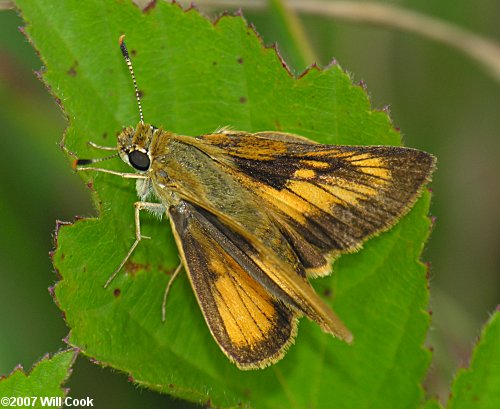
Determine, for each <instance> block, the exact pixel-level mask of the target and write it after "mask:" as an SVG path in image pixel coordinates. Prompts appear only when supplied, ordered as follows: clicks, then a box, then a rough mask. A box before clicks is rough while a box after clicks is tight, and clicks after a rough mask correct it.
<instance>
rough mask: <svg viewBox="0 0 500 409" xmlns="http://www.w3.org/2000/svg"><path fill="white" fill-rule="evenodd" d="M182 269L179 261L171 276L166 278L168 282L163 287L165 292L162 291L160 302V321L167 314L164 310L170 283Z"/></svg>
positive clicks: (163, 320) (163, 319)
mask: <svg viewBox="0 0 500 409" xmlns="http://www.w3.org/2000/svg"><path fill="white" fill-rule="evenodd" d="M181 270H182V261H181V262H180V263H179V265H178V266H177V268H176V269H175V271H174V274H172V277H170V280H168V284H167V286H166V287H165V292H164V293H163V302H162V304H161V320H162V322H165V317H166V316H167V313H166V310H167V296H168V293H169V291H170V287H171V286H172V283H173V282H174V280H175V278H176V277H177V276H178V275H179V273H180V272H181Z"/></svg>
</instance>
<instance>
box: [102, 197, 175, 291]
mask: <svg viewBox="0 0 500 409" xmlns="http://www.w3.org/2000/svg"><path fill="white" fill-rule="evenodd" d="M134 206H135V241H134V244H132V247H130V250H129V251H128V253H127V255H126V256H125V258H124V259H123V260H122V262H121V263H120V265H119V266H118V268H117V269H116V270H115V271H114V272H113V274H111V276H110V277H109V278H108V281H106V284H104V288H106V287H107V286H108V285H109V284H110V283H111V281H113V280H114V278H115V277H116V276H117V274H118V273H119V272H120V270H121V269H122V268H123V266H124V265H125V263H126V262H127V261H128V259H129V258H130V256H131V255H132V253H133V252H134V250H135V248H136V247H137V245H138V244H139V242H140V241H141V240H142V239H145V238H147V239H149V238H150V237H146V236H143V235H141V218H140V212H141V210H149V211H151V212H153V213H155V214H158V213H164V212H165V206H163V205H162V204H161V203H151V202H135V203H134Z"/></svg>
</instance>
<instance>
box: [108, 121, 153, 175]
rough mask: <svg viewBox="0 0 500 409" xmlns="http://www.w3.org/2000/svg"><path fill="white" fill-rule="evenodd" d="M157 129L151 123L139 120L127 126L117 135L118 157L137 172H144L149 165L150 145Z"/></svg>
mask: <svg viewBox="0 0 500 409" xmlns="http://www.w3.org/2000/svg"><path fill="white" fill-rule="evenodd" d="M156 130H157V128H156V127H154V126H153V125H149V124H145V123H143V122H139V124H138V125H137V126H136V127H135V128H133V127H127V128H125V129H123V131H122V132H121V133H120V134H119V135H118V152H119V155H120V158H121V159H122V160H123V161H124V162H125V163H127V164H128V165H130V166H132V167H133V168H134V169H135V170H137V171H139V172H146V171H147V170H149V167H150V166H151V153H150V149H149V148H150V146H151V141H152V139H153V135H154V133H155V131H156Z"/></svg>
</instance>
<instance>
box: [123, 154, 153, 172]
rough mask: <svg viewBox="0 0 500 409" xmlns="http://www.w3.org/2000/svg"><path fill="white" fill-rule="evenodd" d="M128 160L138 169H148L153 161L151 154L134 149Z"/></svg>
mask: <svg viewBox="0 0 500 409" xmlns="http://www.w3.org/2000/svg"><path fill="white" fill-rule="evenodd" d="M128 161H129V162H130V164H131V165H132V166H133V167H134V168H135V169H137V170H148V169H149V165H150V164H151V161H150V160H149V156H148V155H147V154H146V153H144V152H141V151H132V152H130V153H129V154H128Z"/></svg>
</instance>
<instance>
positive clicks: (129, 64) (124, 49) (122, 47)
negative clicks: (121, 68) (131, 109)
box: [118, 34, 144, 124]
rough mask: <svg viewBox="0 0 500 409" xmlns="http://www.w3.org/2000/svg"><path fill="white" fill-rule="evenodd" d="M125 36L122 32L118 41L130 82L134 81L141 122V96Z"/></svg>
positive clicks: (142, 120) (142, 118)
mask: <svg viewBox="0 0 500 409" xmlns="http://www.w3.org/2000/svg"><path fill="white" fill-rule="evenodd" d="M124 38H125V34H122V35H121V36H120V38H119V39H118V43H119V44H120V50H121V51H122V54H123V58H125V62H126V63H127V67H128V70H129V71H130V75H131V77H132V82H133V83H134V89H135V97H136V99H137V105H138V106H139V117H140V118H141V124H143V123H144V116H143V115H142V105H141V97H140V94H139V88H138V87H137V81H136V79H135V74H134V68H133V67H132V61H131V60H130V56H129V55H128V50H127V46H126V45H125V42H124V41H123V39H124Z"/></svg>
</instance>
